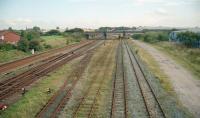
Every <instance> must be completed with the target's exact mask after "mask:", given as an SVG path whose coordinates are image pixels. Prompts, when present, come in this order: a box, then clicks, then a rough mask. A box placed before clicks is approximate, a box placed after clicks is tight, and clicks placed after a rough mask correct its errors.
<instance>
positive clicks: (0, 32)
mask: <svg viewBox="0 0 200 118" xmlns="http://www.w3.org/2000/svg"><path fill="white" fill-rule="evenodd" d="M7 33H13V34H16V35H18V34H17V33H15V32H12V31H7V30H2V31H0V35H5V34H7Z"/></svg>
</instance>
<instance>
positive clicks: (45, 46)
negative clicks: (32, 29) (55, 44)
mask: <svg viewBox="0 0 200 118" xmlns="http://www.w3.org/2000/svg"><path fill="white" fill-rule="evenodd" d="M43 46H44V48H45V49H51V48H52V46H51V45H48V44H46V43H44V44H43Z"/></svg>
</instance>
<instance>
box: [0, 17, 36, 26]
mask: <svg viewBox="0 0 200 118" xmlns="http://www.w3.org/2000/svg"><path fill="white" fill-rule="evenodd" d="M1 22H2V23H4V24H5V25H8V26H15V25H18V24H21V25H27V24H31V23H32V20H30V19H28V18H17V19H6V20H1Z"/></svg>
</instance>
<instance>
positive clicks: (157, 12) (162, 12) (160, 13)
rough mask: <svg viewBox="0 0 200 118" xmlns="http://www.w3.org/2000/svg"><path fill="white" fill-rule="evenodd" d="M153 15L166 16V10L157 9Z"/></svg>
mask: <svg viewBox="0 0 200 118" xmlns="http://www.w3.org/2000/svg"><path fill="white" fill-rule="evenodd" d="M154 12H155V14H157V15H167V10H165V9H163V8H158V9H156V10H155V11H154Z"/></svg>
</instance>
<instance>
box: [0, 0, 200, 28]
mask: <svg viewBox="0 0 200 118" xmlns="http://www.w3.org/2000/svg"><path fill="white" fill-rule="evenodd" d="M26 26H27V27H32V26H40V27H42V28H48V29H49V28H55V27H56V26H59V27H61V28H66V27H69V28H73V27H81V28H98V27H100V26H173V27H195V26H198V27H200V0H0V29H5V28H8V27H13V28H18V29H21V28H25V27H26Z"/></svg>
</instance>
